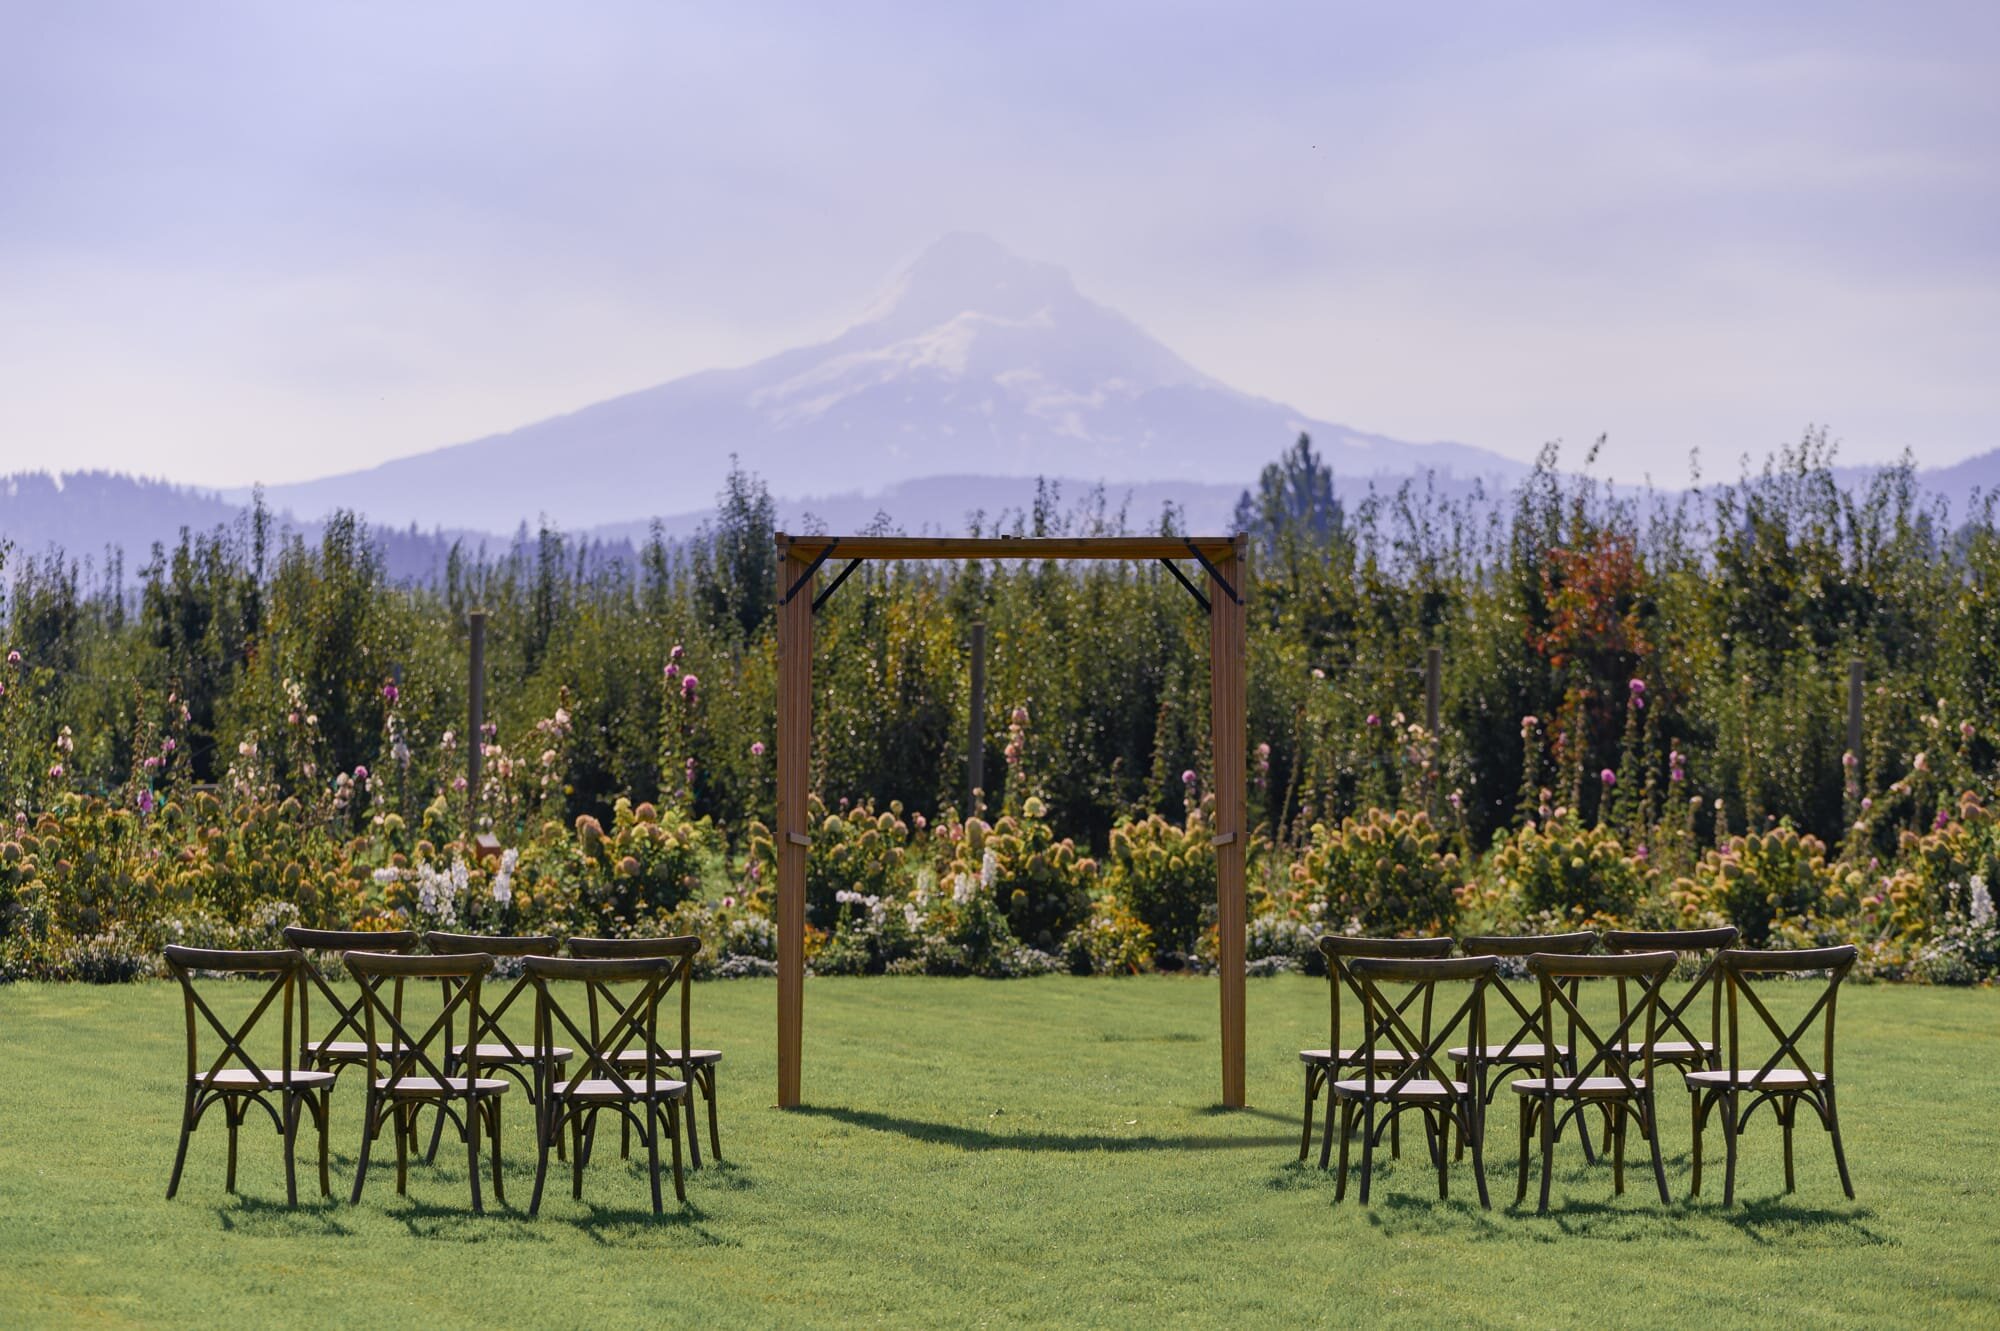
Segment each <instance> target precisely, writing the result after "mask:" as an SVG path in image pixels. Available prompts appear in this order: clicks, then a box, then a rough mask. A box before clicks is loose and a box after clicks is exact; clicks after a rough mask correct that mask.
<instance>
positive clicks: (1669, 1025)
mask: <svg viewBox="0 0 2000 1331" xmlns="http://www.w3.org/2000/svg"><path fill="white" fill-rule="evenodd" d="M1737 937H1738V931H1737V928H1736V926H1735V925H1733V924H1723V925H1717V926H1716V927H1715V928H1712V929H1606V930H1605V931H1604V950H1605V951H1606V952H1672V953H1674V954H1675V955H1676V956H1701V955H1702V954H1703V953H1707V954H1708V957H1707V959H1706V960H1705V961H1703V962H1702V964H1701V966H1700V967H1699V968H1698V969H1697V970H1696V971H1695V976H1694V979H1693V980H1691V981H1690V982H1689V983H1688V987H1687V988H1686V990H1684V991H1683V992H1682V993H1681V996H1680V997H1679V998H1677V999H1675V1000H1674V1001H1673V1002H1672V1003H1669V1004H1667V1005H1666V1006H1665V1007H1664V1008H1662V1009H1661V1011H1660V1016H1661V1022H1660V1038H1661V1039H1662V1040H1672V1039H1676V1038H1678V1039H1682V1040H1686V1041H1687V1042H1688V1043H1690V1044H1694V1045H1699V1044H1700V1043H1701V1037H1699V1036H1697V1035H1696V1034H1695V1033H1694V1028H1693V1027H1692V1026H1689V1025H1688V1023H1687V1010H1688V1008H1689V1006H1691V1005H1692V1004H1693V1003H1694V1000H1695V999H1696V998H1697V997H1699V996H1700V994H1701V992H1702V990H1704V989H1706V988H1708V986H1709V985H1710V984H1711V983H1715V984H1720V983H1721V976H1720V975H1719V974H1718V973H1717V971H1716V967H1715V963H1716V959H1717V958H1718V957H1720V956H1721V955H1722V950H1723V949H1724V948H1727V947H1734V946H1735V945H1736V939H1737ZM1618 997H1619V1000H1620V1001H1621V1002H1622V1001H1623V1000H1624V997H1625V991H1624V988H1623V986H1620V988H1619V993H1618ZM1716 997H1717V998H1718V999H1719V998H1720V994H1719V993H1718V994H1717V995H1716ZM1620 1015H1621V1016H1622V1015H1623V1014H1622V1013H1621V1014H1620ZM1648 1043H1651V1042H1650V1041H1649V1042H1648Z"/></svg>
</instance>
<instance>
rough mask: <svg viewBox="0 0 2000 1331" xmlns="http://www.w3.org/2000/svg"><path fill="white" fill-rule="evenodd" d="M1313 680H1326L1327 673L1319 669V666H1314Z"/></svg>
mask: <svg viewBox="0 0 2000 1331" xmlns="http://www.w3.org/2000/svg"><path fill="white" fill-rule="evenodd" d="M1313 678H1314V679H1325V678H1326V671H1324V670H1321V669H1320V668H1319V667H1318V666H1314V667H1313Z"/></svg>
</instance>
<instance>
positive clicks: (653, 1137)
mask: <svg viewBox="0 0 2000 1331" xmlns="http://www.w3.org/2000/svg"><path fill="white" fill-rule="evenodd" d="M640 1103H644V1107H646V1173H648V1175H650V1177H652V1213H654V1215H660V1213H662V1211H664V1209H666V1207H664V1205H660V1119H662V1115H660V1101H656V1099H652V1097H648V1099H644V1101H640ZM620 1117H624V1115H620ZM628 1123H630V1121H628ZM674 1147H676V1155H678V1153H680V1151H678V1149H680V1123H674Z"/></svg>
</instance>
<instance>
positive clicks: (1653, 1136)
mask: <svg viewBox="0 0 2000 1331" xmlns="http://www.w3.org/2000/svg"><path fill="white" fill-rule="evenodd" d="M1646 1126H1647V1127H1648V1128H1649V1129H1650V1131H1649V1132H1647V1133H1646V1144H1647V1145H1648V1146H1651V1147H1652V1148H1653V1182H1655V1183H1657V1184H1659V1185H1660V1205H1662V1206H1670V1205H1672V1204H1673V1200H1674V1199H1673V1198H1672V1197H1670V1196H1668V1195H1667V1166H1666V1164H1665V1162H1664V1161H1662V1160H1661V1159H1660V1115H1659V1102H1658V1101H1656V1100H1654V1099H1653V1088H1652V1087H1651V1086H1648V1087H1647V1088H1646Z"/></svg>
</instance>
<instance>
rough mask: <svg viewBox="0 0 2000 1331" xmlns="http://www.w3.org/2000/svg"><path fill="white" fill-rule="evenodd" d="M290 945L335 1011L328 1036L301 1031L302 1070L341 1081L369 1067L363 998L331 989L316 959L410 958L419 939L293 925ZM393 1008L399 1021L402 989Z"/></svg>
mask: <svg viewBox="0 0 2000 1331" xmlns="http://www.w3.org/2000/svg"><path fill="white" fill-rule="evenodd" d="M285 942H286V943H287V944H288V945H290V946H292V947H295V948H297V949H299V951H301V952H303V953H305V954H306V980H307V983H308V984H310V985H311V986H312V988H313V989H314V990H316V991H317V992H318V993H319V995H320V996H321V997H322V998H324V999H326V1002H327V1006H328V1007H329V1008H330V1009H331V1010H332V1023H331V1024H330V1025H329V1026H328V1027H327V1030H326V1033H325V1034H324V1035H322V1036H320V1037H318V1038H317V1039H315V1038H313V1036H312V1035H311V1034H310V1033H309V1032H307V1031H306V1030H305V1029H304V1028H303V1026H302V1027H301V1029H300V1032H299V1040H300V1045H299V1051H300V1052H299V1060H300V1061H299V1066H300V1067H304V1068H317V1069H319V1070H321V1071H323V1072H331V1073H332V1074H333V1075H334V1079H335V1080H336V1081H337V1080H339V1077H340V1074H341V1073H342V1072H344V1071H346V1070H347V1069H348V1068H357V1067H366V1066H367V1065H368V1046H367V1044H366V1042H365V1040H364V1039H363V1034H362V1027H363V1018H362V1007H363V1006H364V1003H363V1000H362V997H361V995H360V994H355V995H354V996H353V997H352V998H342V997H341V996H340V994H339V992H338V991H336V990H335V989H334V987H333V986H332V985H330V984H328V983H327V979H326V975H325V972H324V971H322V969H321V968H320V966H319V965H318V964H316V963H315V962H314V960H313V958H315V957H320V958H326V957H333V958H336V959H338V958H339V957H340V956H341V955H343V954H344V953H348V952H394V953H398V954H407V953H411V952H415V951H416V950H417V936H416V935H415V934H413V933H411V932H410V931H409V930H407V929H392V930H385V931H383V932H381V933H373V932H370V931H368V930H364V929H308V928H306V927H305V926H304V925H300V924H293V925H287V926H286V927H285ZM349 978H351V979H355V982H356V983H357V984H359V983H361V981H360V980H359V979H358V978H357V977H353V976H350V977H349ZM394 1005H395V1010H396V1012H397V1013H398V1014H399V1015H400V1014H401V1013H402V1010H403V991H402V986H401V984H400V983H399V984H397V985H396V986H395V989H394Z"/></svg>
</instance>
